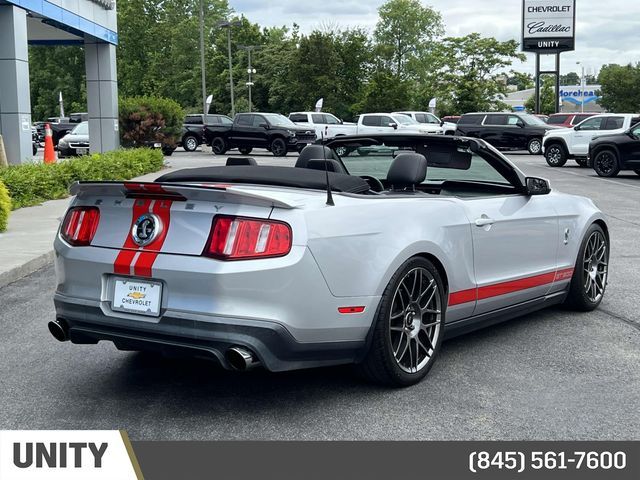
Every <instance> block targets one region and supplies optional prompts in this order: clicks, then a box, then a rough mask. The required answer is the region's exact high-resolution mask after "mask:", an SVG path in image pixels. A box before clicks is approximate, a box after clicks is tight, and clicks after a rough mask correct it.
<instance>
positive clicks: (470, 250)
mask: <svg viewBox="0 0 640 480" xmlns="http://www.w3.org/2000/svg"><path fill="white" fill-rule="evenodd" d="M338 148H340V149H341V150H344V149H348V150H349V152H350V155H349V157H348V158H345V159H344V161H343V159H341V158H340V157H339V156H338V155H336V153H335V150H336V149H338ZM71 193H72V194H73V195H75V197H74V199H73V200H72V202H71V206H70V208H69V211H68V212H67V214H66V216H65V218H64V220H63V222H62V225H61V227H60V231H59V234H58V235H57V238H56V239H55V251H56V261H55V263H56V273H57V289H56V293H55V307H56V316H57V318H56V319H55V320H53V321H51V322H50V323H49V329H50V330H51V332H52V334H53V335H54V337H55V338H56V339H58V340H61V341H65V340H69V339H70V340H71V342H73V343H76V344H95V343H97V342H99V341H101V340H108V341H111V342H113V343H114V344H115V345H116V347H117V348H118V349H120V350H133V351H137V350H154V351H158V352H161V353H165V354H187V355H195V356H199V357H209V358H212V359H215V360H217V361H218V362H219V363H220V364H221V365H222V366H223V367H225V368H229V369H237V370H246V369H249V368H252V367H254V366H256V365H262V366H263V367H265V368H267V369H268V370H271V371H283V370H291V369H300V368H307V367H318V366H325V365H337V364H349V363H353V364H356V365H357V367H358V368H359V369H360V370H361V371H362V372H363V373H364V374H365V375H366V376H367V377H369V378H370V379H372V380H374V381H377V382H381V383H384V384H388V385H394V386H405V385H410V384H413V383H415V382H418V381H419V380H421V379H422V378H423V377H424V376H425V375H426V374H427V372H428V371H429V369H430V368H431V366H432V365H433V362H434V360H435V358H436V356H437V354H438V352H439V350H440V348H441V344H442V340H443V338H444V337H446V336H452V335H456V334H460V333H465V332H468V331H471V330H474V329H477V328H479V327H482V326H486V325H490V324H495V323H497V322H502V321H505V320H508V319H511V318H514V317H517V316H520V315H524V314H527V313H529V312H533V311H535V310H538V309H541V308H545V307H548V306H550V305H554V304H564V305H567V306H569V307H571V308H573V309H576V310H581V311H587V310H592V309H594V308H596V307H597V306H598V305H599V303H600V302H601V300H602V297H603V295H604V292H605V288H606V284H607V273H608V272H607V269H608V267H607V263H608V257H609V233H608V229H607V224H606V222H605V218H604V216H603V214H602V213H601V212H600V210H598V208H597V207H596V206H595V205H594V204H593V202H592V201H591V200H589V199H588V198H584V197H578V196H574V195H567V194H563V193H559V192H555V191H552V190H551V189H550V187H549V183H548V182H547V181H546V180H544V179H540V178H532V177H525V175H524V174H523V173H522V172H521V171H520V170H519V169H518V168H516V167H515V166H514V165H513V164H512V163H511V162H510V161H509V160H508V159H507V158H505V157H504V156H503V155H502V154H501V153H499V152H498V151H497V150H495V149H494V148H492V147H491V146H489V145H488V144H486V143H485V142H483V141H482V140H478V139H472V138H464V137H448V136H446V137H445V136H425V135H389V136H384V135H371V136H366V137H358V136H350V137H349V136H345V137H337V138H334V139H329V140H327V141H325V145H311V146H308V147H306V148H305V149H304V150H303V151H302V153H301V154H300V156H299V157H298V159H297V162H296V165H295V167H279V166H258V165H256V162H255V160H254V159H252V158H244V157H230V158H229V160H228V161H227V165H226V166H216V167H206V168H195V169H185V170H179V171H174V172H171V173H168V174H165V175H163V176H161V177H159V178H158V179H157V180H156V181H155V182H153V183H129V182H124V183H121V182H100V183H92V182H88V183H78V184H74V185H73V186H72V188H71Z"/></svg>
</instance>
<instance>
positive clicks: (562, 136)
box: [542, 113, 640, 167]
mask: <svg viewBox="0 0 640 480" xmlns="http://www.w3.org/2000/svg"><path fill="white" fill-rule="evenodd" d="M638 120H640V118H639V117H638V115H637V114H633V113H605V114H601V115H595V116H593V117H590V118H587V119H586V120H583V121H582V122H580V123H579V124H578V125H576V126H575V127H573V128H559V129H554V130H549V131H547V133H545V135H544V138H543V139H542V149H543V152H544V156H545V158H546V160H547V163H548V164H549V166H551V167H562V166H563V165H564V164H565V163H567V160H568V159H570V158H572V159H575V161H576V162H577V163H578V165H580V166H581V167H586V166H587V155H588V154H589V143H591V140H593V139H594V138H595V137H596V136H598V135H611V134H614V133H623V132H624V131H626V130H628V129H629V127H631V125H633V124H635V123H636V122H637V121H638Z"/></svg>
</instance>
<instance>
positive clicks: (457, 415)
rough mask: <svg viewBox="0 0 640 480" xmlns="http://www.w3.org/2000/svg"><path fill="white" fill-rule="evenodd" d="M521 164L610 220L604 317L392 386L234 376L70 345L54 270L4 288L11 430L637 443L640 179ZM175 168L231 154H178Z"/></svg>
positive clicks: (322, 372)
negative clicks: (61, 325) (61, 328)
mask: <svg viewBox="0 0 640 480" xmlns="http://www.w3.org/2000/svg"><path fill="white" fill-rule="evenodd" d="M252 156H255V157H256V158H257V160H258V162H259V163H272V164H291V162H293V161H294V160H295V156H293V155H289V156H288V157H287V158H286V159H274V158H273V157H272V156H271V155H270V154H267V153H266V152H265V153H264V154H260V153H257V154H253V155H252ZM510 157H511V158H512V159H513V160H514V161H515V162H516V163H517V164H518V165H519V166H520V167H521V168H522V169H523V170H524V171H525V172H526V173H527V174H529V175H534V176H543V177H546V178H549V179H550V180H551V183H552V188H554V189H559V190H562V191H565V192H570V193H576V194H583V195H587V196H590V197H591V198H593V200H594V201H595V202H596V204H597V205H598V206H599V207H600V208H601V209H602V210H603V211H604V212H605V213H606V214H607V216H608V218H609V225H610V230H611V237H612V256H611V259H610V279H609V286H608V290H607V294H606V296H605V299H604V301H603V303H602V305H601V308H600V309H598V310H596V311H595V312H592V313H588V314H577V313H573V312H568V311H564V310H561V309H551V310H546V311H542V312H538V313H536V314H532V315H528V316H526V317H524V318H521V319H518V320H514V321H511V322H508V323H505V324H502V325H498V326H495V327H491V328H488V329H484V330H481V331H478V332H475V333H472V334H468V335H466V336H462V337H458V338H456V339H453V340H450V341H448V342H446V343H445V344H444V346H443V349H442V353H441V356H440V358H439V360H438V361H437V362H436V364H435V366H434V367H433V370H432V371H431V373H430V374H429V376H428V377H427V379H426V380H425V381H424V382H422V383H421V384H419V385H416V386H414V387H410V388H407V389H403V390H388V389H384V388H380V387H376V386H372V385H368V384H366V383H363V382H362V381H360V380H359V379H358V378H357V377H356V376H354V375H353V373H352V371H351V369H350V368H348V367H339V368H328V369H317V370H307V371H298V372H290V373H283V374H271V373H267V372H264V371H259V370H258V371H252V372H249V373H245V374H237V373H230V372H225V371H222V370H220V369H218V368H216V367H215V366H214V365H212V364H211V363H208V362H206V361H200V360H175V359H164V358H162V357H157V356H153V355H146V354H139V353H122V352H118V351H117V350H116V349H115V348H114V347H113V346H112V345H111V344H107V343H104V342H103V343H101V344H99V345H95V346H80V345H72V344H70V343H64V344H61V343H58V342H56V341H55V340H53V338H52V337H51V336H50V334H49V332H48V331H47V328H46V323H47V322H48V321H49V320H50V319H52V318H53V316H54V309H53V302H52V296H53V291H54V288H55V279H54V273H53V268H51V267H48V268H45V269H43V270H41V271H38V272H36V273H34V274H32V275H31V276H29V277H27V278H24V279H23V280H20V281H18V282H16V283H14V284H11V285H8V286H6V287H4V288H2V289H0V306H1V308H0V328H1V330H0V332H2V335H0V358H1V359H2V360H1V362H0V430H2V429H125V430H127V431H128V432H129V435H130V437H131V438H132V439H133V440H187V439H189V440H208V439H250V440H251V439H253V440H270V439H283V440H284V439H286V440H293V439H301V440H325V439H331V440H334V439H335V440H337V439H371V440H373V439H394V440H401V439H407V440H409V439H424V440H430V439H433V440H453V439H460V440H466V439H473V440H516V439H525V440H534V439H546V440H569V439H585V440H586V439H589V440H613V439H615V440H618V439H619V440H622V439H624V440H632V439H633V440H638V439H640V410H639V409H638V405H640V313H639V305H640V295H639V294H638V291H637V290H638V287H639V286H640V209H638V205H639V204H640V177H639V176H637V175H635V174H634V173H633V172H624V174H621V175H620V176H619V177H618V178H615V179H601V178H598V177H597V176H595V173H594V172H593V171H592V170H590V169H582V168H579V167H578V166H577V165H576V164H575V163H574V162H571V161H570V162H568V164H567V166H565V167H564V168H560V169H552V168H549V167H547V165H546V163H545V161H544V159H543V157H541V156H538V157H531V156H529V155H524V154H522V155H519V154H514V155H510ZM168 161H169V162H170V164H171V165H173V166H178V165H182V166H185V167H192V166H201V165H203V164H216V163H220V162H221V160H220V159H214V158H213V157H212V156H211V155H205V154H204V153H202V152H196V153H193V154H187V153H184V152H182V151H177V152H176V153H175V154H174V155H173V156H172V157H170V158H169V159H168Z"/></svg>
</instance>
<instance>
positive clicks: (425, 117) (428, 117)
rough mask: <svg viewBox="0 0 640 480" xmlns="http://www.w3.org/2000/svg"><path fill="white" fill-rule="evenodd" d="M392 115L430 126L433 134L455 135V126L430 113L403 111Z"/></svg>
mask: <svg viewBox="0 0 640 480" xmlns="http://www.w3.org/2000/svg"><path fill="white" fill-rule="evenodd" d="M393 114H394V115H406V116H407V117H411V118H413V119H414V120H415V121H416V122H418V123H422V124H426V125H430V126H432V127H433V130H434V131H433V133H442V134H444V135H454V134H455V133H456V124H455V123H450V122H443V121H442V120H440V119H439V118H438V117H437V116H435V115H434V114H433V113H431V112H419V111H418V112H417V111H413V110H404V111H402V112H393Z"/></svg>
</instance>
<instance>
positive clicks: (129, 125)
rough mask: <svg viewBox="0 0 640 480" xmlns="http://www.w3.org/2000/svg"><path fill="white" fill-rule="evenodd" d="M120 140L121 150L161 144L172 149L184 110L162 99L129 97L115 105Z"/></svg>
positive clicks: (178, 133)
mask: <svg viewBox="0 0 640 480" xmlns="http://www.w3.org/2000/svg"><path fill="white" fill-rule="evenodd" d="M118 111H119V121H120V137H121V143H122V145H123V146H125V147H136V146H145V145H149V144H150V143H156V142H158V143H162V144H163V145H168V146H170V147H173V146H175V144H176V142H178V140H180V136H181V135H182V124H183V123H184V110H183V109H182V107H181V106H180V104H178V103H177V102H176V101H174V100H171V99H169V98H162V97H129V98H121V99H120V100H119V102H118Z"/></svg>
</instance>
